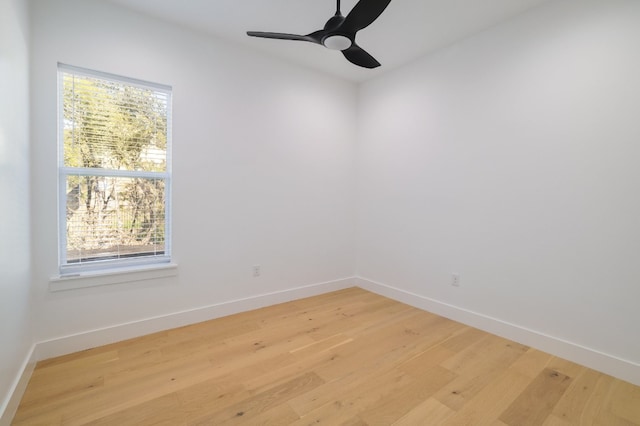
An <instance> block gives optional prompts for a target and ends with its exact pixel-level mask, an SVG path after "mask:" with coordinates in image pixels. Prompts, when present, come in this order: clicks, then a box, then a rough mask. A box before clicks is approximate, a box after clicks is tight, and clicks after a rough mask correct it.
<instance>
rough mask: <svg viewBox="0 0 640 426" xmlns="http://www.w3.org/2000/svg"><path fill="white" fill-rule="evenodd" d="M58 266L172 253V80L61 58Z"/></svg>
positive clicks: (117, 263) (72, 268) (129, 261)
mask: <svg viewBox="0 0 640 426" xmlns="http://www.w3.org/2000/svg"><path fill="white" fill-rule="evenodd" d="M58 120H59V122H58V127H59V129H58V147H59V160H58V161H59V163H58V170H59V196H58V203H59V213H58V214H59V219H58V221H59V241H60V248H59V259H60V274H61V275H68V274H76V273H80V272H83V271H88V270H91V271H95V270H100V269H109V268H116V267H117V268H120V267H127V266H135V265H148V264H150V263H165V262H169V261H170V255H171V245H170V242H171V239H170V235H171V233H170V230H171V226H170V225H171V222H170V214H169V213H170V199H171V197H170V195H171V88H170V87H167V86H162V85H158V84H152V83H147V82H142V81H138V80H133V79H129V78H124V77H118V76H115V75H110V74H106V73H101V72H95V71H90V70H85V69H80V68H76V67H71V66H67V65H62V64H59V65H58Z"/></svg>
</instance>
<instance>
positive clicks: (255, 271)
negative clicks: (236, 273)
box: [252, 265, 262, 277]
mask: <svg viewBox="0 0 640 426" xmlns="http://www.w3.org/2000/svg"><path fill="white" fill-rule="evenodd" d="M252 269H253V276H254V277H259V276H260V273H261V272H262V271H261V270H260V265H253V268H252Z"/></svg>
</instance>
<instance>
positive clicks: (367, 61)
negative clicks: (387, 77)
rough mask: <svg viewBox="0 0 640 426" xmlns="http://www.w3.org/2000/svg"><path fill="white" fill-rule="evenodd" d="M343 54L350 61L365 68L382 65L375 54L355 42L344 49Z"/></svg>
mask: <svg viewBox="0 0 640 426" xmlns="http://www.w3.org/2000/svg"><path fill="white" fill-rule="evenodd" d="M342 54H343V55H344V57H345V58H347V60H348V61H349V62H351V63H352V64H355V65H358V66H360V67H363V68H377V67H379V66H380V62H378V61H376V59H375V58H374V57H373V56H371V55H370V54H368V53H367V52H365V51H364V49H362V48H361V47H360V46H358V45H357V44H355V43H353V44H352V45H351V47H350V48H348V49H346V50H343V51H342Z"/></svg>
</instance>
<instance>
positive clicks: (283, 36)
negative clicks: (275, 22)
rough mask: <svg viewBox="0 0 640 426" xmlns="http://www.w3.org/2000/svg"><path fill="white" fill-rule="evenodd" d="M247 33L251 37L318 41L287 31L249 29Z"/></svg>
mask: <svg viewBox="0 0 640 426" xmlns="http://www.w3.org/2000/svg"><path fill="white" fill-rule="evenodd" d="M247 35H248V36H250V37H260V38H270V39H275V40H295V41H310V42H312V43H318V42H317V41H316V40H315V39H313V38H312V37H309V36H306V35H298V34H286V33H267V32H262V31H247Z"/></svg>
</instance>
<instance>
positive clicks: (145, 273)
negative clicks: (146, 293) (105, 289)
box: [49, 263, 178, 292]
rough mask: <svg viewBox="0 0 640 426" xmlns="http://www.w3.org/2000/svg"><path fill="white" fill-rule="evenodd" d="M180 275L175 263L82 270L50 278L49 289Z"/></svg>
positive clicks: (64, 288)
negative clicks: (91, 270)
mask: <svg viewBox="0 0 640 426" xmlns="http://www.w3.org/2000/svg"><path fill="white" fill-rule="evenodd" d="M176 275H178V265H177V264H175V263H159V264H155V265H145V266H136V267H129V268H119V269H109V270H104V271H94V272H82V273H78V274H73V275H58V276H54V277H51V278H50V279H49V290H50V291H52V292H56V291H67V290H75V289H81V288H88V287H98V286H103V285H111V284H123V283H130V282H135V281H144V280H153V279H157V278H165V277H173V276H176Z"/></svg>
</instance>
